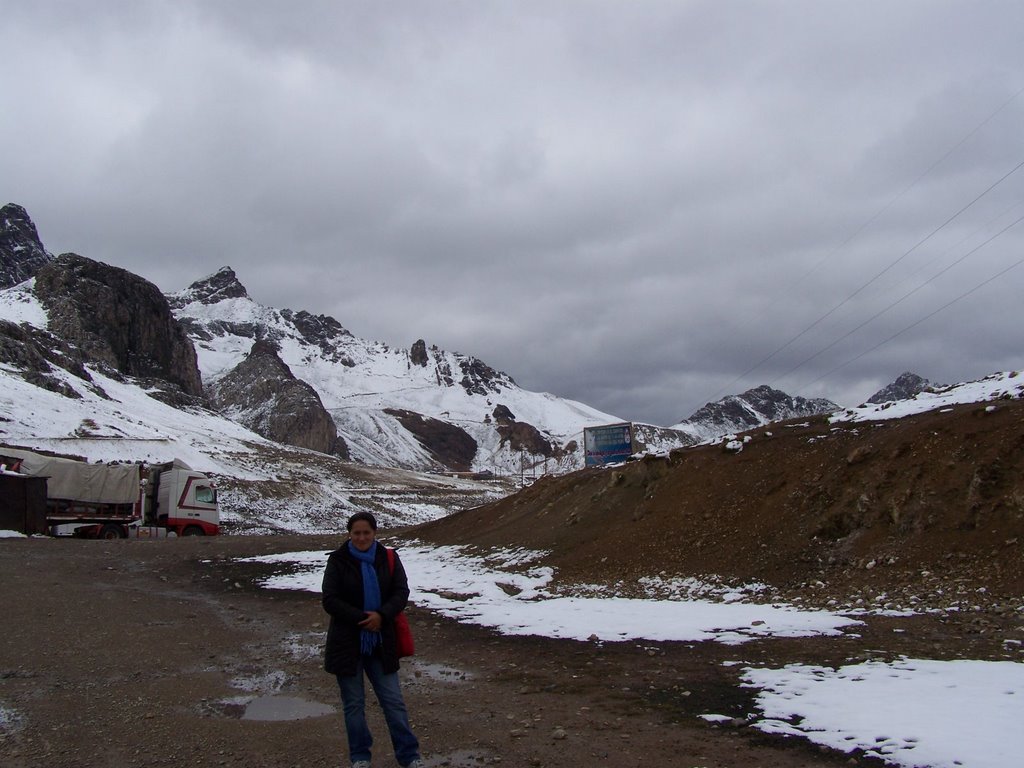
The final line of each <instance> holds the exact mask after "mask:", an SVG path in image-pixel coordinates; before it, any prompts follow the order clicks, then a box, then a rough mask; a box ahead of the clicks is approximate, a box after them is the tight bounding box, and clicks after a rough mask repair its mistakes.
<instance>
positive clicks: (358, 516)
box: [348, 512, 377, 531]
mask: <svg viewBox="0 0 1024 768" xmlns="http://www.w3.org/2000/svg"><path fill="white" fill-rule="evenodd" d="M360 520H365V521H366V522H368V523H369V524H370V527H371V528H373V530H375V531H376V530H377V518H375V517H374V516H373V515H371V514H370V513H369V512H356V513H355V514H354V515H352V517H350V518H349V519H348V530H349V531H351V530H352V526H353V525H355V524H356V523H358V522H359V521H360Z"/></svg>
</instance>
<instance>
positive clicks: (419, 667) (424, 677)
mask: <svg viewBox="0 0 1024 768" xmlns="http://www.w3.org/2000/svg"><path fill="white" fill-rule="evenodd" d="M409 666H410V667H412V671H411V674H412V678H413V680H412V681H411V682H427V681H433V682H441V683H464V682H467V681H469V680H472V679H473V676H472V675H471V674H470V673H469V672H466V671H464V670H461V669H456V668H455V667H448V666H445V665H444V664H430V663H427V662H424V661H419V660H414V661H413V662H412V663H411V664H410V665H409Z"/></svg>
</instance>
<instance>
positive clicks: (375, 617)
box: [359, 611, 384, 632]
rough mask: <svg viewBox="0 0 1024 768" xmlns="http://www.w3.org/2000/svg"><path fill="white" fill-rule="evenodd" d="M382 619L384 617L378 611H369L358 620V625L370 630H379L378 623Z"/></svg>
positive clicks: (379, 623)
mask: <svg viewBox="0 0 1024 768" xmlns="http://www.w3.org/2000/svg"><path fill="white" fill-rule="evenodd" d="M383 621H384V618H383V617H382V616H381V615H380V614H379V613H377V612H376V611H370V612H369V613H367V614H366V618H365V619H363V620H362V621H360V622H359V627H360V628H361V629H367V630H369V631H370V632H380V625H381V623H382V622H383Z"/></svg>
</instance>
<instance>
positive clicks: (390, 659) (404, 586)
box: [322, 541, 409, 677]
mask: <svg viewBox="0 0 1024 768" xmlns="http://www.w3.org/2000/svg"><path fill="white" fill-rule="evenodd" d="M373 567H374V570H376V572H377V583H378V584H380V595H381V606H380V610H379V613H380V615H381V616H382V617H383V621H382V622H381V628H380V634H381V644H380V646H378V648H377V650H376V651H375V653H379V654H381V660H382V661H383V662H384V671H385V672H387V673H391V672H397V671H398V646H397V642H396V640H395V616H397V615H398V614H399V613H401V611H402V609H403V608H405V604H406V603H407V602H408V601H409V582H408V580H407V579H406V576H405V568H404V567H403V566H402V561H401V560H399V559H398V553H397V552H395V571H394V573H391V570H390V568H389V567H388V554H387V550H386V549H385V548H384V545H383V544H381V543H380V542H377V554H376V556H375V557H374V560H373ZM322 591H323V606H324V610H325V611H327V613H329V614H330V615H331V625H330V627H329V628H328V630H327V643H326V645H325V647H324V669H326V670H327V671H328V672H330V673H331V674H333V675H342V676H344V677H349V676H351V675H354V674H355V673H356V664H357V662H358V661H359V654H360V652H361V651H360V641H359V633H360V631H361V630H360V628H359V622H360V621H362V620H363V619H364V618H366V614H365V613H364V611H363V570H362V564H361V563H360V562H359V561H358V560H356V559H355V557H353V556H352V553H351V552H349V551H348V542H347V541H346V542H345V544H343V545H342V546H341V548H340V549H337V550H335V551H334V552H332V553H331V555H330V557H329V558H328V559H327V568H326V569H325V570H324V583H323V587H322Z"/></svg>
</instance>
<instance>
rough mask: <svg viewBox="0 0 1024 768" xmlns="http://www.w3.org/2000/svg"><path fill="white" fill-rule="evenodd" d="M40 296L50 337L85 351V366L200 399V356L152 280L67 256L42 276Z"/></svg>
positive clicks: (37, 286) (41, 272) (38, 275)
mask: <svg viewBox="0 0 1024 768" xmlns="http://www.w3.org/2000/svg"><path fill="white" fill-rule="evenodd" d="M35 293H36V296H37V297H38V298H39V300H40V302H42V304H43V305H44V306H45V307H46V308H47V311H48V313H49V330H50V331H51V332H52V333H54V334H55V335H57V336H59V337H60V338H62V339H64V340H66V341H67V342H68V343H70V344H72V345H73V346H75V347H77V348H78V349H80V350H81V353H82V356H83V359H84V360H86V361H89V362H95V363H102V364H106V365H108V366H109V367H110V368H112V369H113V370H115V371H118V372H120V373H122V374H126V375H128V376H134V377H137V378H154V379H161V380H164V381H167V382H170V383H171V384H174V385H176V386H177V387H179V388H180V389H181V391H182V392H184V393H185V394H187V395H192V396H195V397H202V395H203V385H202V379H201V377H200V374H199V366H198V365H197V362H196V351H195V348H194V347H193V346H192V342H191V341H189V338H188V336H187V335H186V333H185V330H184V328H183V327H182V326H181V324H180V323H178V321H177V320H175V319H174V315H172V314H171V308H170V306H169V305H168V303H167V298H166V297H165V296H164V295H163V294H162V293H161V292H160V289H159V288H157V287H156V286H155V285H153V284H152V283H151V282H149V281H148V280H145V279H144V278H141V277H139V276H137V275H134V274H132V273H131V272H128V271H127V270H124V269H120V268H118V267H111V266H109V265H107V264H102V263H100V262H98V261H93V260H92V259H87V258H85V257H84V256H79V255H77V254H74V253H65V254H61V255H60V256H58V257H57V258H56V259H53V260H52V261H50V262H48V263H47V264H45V265H44V266H43V267H42V268H41V269H40V270H39V271H38V272H37V273H36V283H35Z"/></svg>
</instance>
